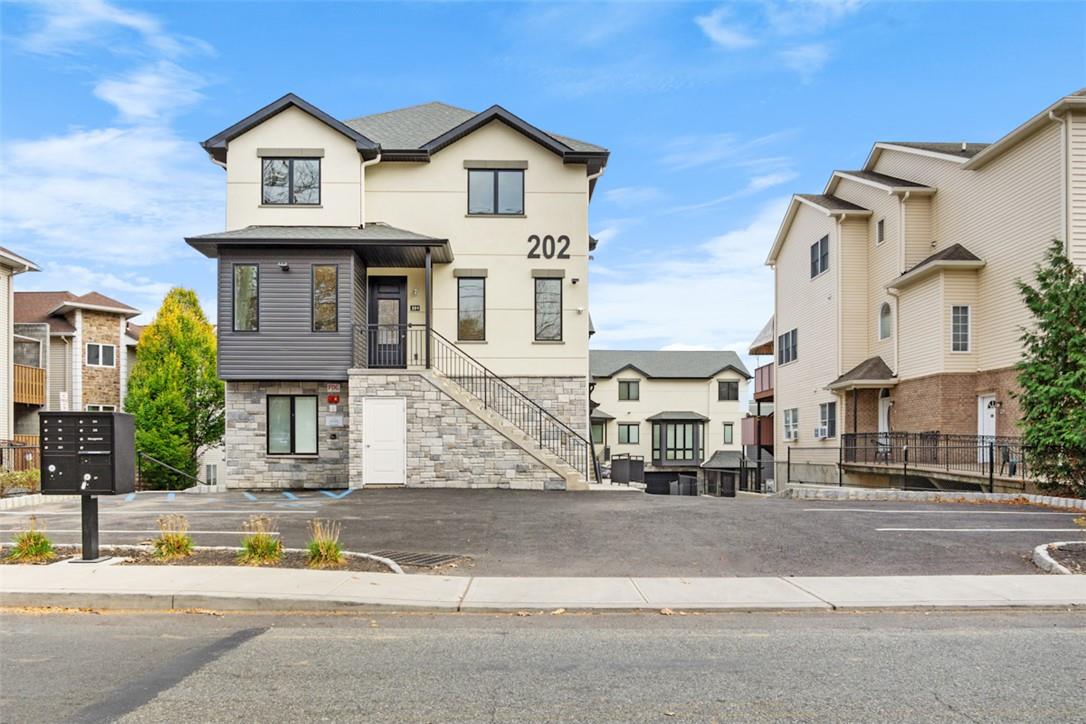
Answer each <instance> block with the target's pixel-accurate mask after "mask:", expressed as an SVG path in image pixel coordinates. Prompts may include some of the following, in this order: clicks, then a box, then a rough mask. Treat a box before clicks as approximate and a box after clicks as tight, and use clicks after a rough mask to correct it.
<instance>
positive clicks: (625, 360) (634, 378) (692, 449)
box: [591, 350, 750, 480]
mask: <svg viewBox="0 0 1086 724" xmlns="http://www.w3.org/2000/svg"><path fill="white" fill-rule="evenodd" d="M591 370H592V395H591V396H592V403H593V410H592V415H591V418H592V441H593V444H594V445H595V447H596V452H597V455H598V456H600V457H601V460H602V461H603V462H605V463H606V462H609V459H610V458H611V457H612V456H614V455H623V454H628V455H635V456H640V457H642V458H643V459H644V461H645V471H646V479H647V480H651V479H652V478H654V477H659V478H661V479H664V478H669V479H673V478H674V477H675V476H676V475H677V474H679V473H683V474H687V475H701V474H703V472H704V469H705V468H707V467H710V466H711V467H712V468H713V469H715V470H716V469H719V470H738V469H739V468H740V458H741V454H742V451H743V445H742V438H741V431H740V425H741V423H742V420H743V417H744V415H745V410H746V399H747V398H748V394H747V383H748V381H749V380H750V373H749V372H748V371H747V368H746V367H745V366H744V365H743V362H742V360H740V359H739V355H737V354H736V353H735V352H730V351H719V352H710V351H683V352H678V351H675V352H672V351H636V350H592V352H591Z"/></svg>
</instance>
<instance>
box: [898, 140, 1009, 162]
mask: <svg viewBox="0 0 1086 724" xmlns="http://www.w3.org/2000/svg"><path fill="white" fill-rule="evenodd" d="M882 143H885V144H888V145H891V146H905V147H906V148H916V149H919V150H921V151H933V152H935V153H944V154H946V155H948V156H958V157H959V158H972V157H973V156H976V155H977V154H978V153H980V152H981V151H983V150H984V149H985V148H987V147H988V146H990V145H991V144H989V143H965V144H964V146H965V148H964V149H963V148H962V146H963V144H962V143H961V142H959V143H937V142H935V143H933V142H930V141H882Z"/></svg>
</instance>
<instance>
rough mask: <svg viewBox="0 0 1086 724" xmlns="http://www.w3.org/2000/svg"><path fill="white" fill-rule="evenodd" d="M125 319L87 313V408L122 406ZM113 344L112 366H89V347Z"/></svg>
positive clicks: (118, 316)
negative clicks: (92, 344)
mask: <svg viewBox="0 0 1086 724" xmlns="http://www.w3.org/2000/svg"><path fill="white" fill-rule="evenodd" d="M120 324H121V317H120V315H117V314H104V313H102V312H90V311H86V310H84V311H83V330H82V333H83V339H82V344H83V349H82V350H81V353H82V357H83V407H84V408H86V406H87V405H113V406H114V407H116V408H117V409H118V410H119V409H120V407H121V366H120V355H122V354H124V353H125V349H124V347H122V346H121V344H120V335H121V327H120ZM92 342H95V343H98V344H111V345H113V347H114V359H113V366H112V367H90V366H88V365H87V344H88V343H92Z"/></svg>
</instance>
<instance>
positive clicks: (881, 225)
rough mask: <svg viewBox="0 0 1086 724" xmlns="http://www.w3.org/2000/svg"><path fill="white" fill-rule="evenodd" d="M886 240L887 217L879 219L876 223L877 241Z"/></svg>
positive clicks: (878, 242)
mask: <svg viewBox="0 0 1086 724" xmlns="http://www.w3.org/2000/svg"><path fill="white" fill-rule="evenodd" d="M884 241H886V219H879V220H878V223H876V224H875V243H876V244H881V243H882V242H884Z"/></svg>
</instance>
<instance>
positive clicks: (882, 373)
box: [830, 356, 894, 386]
mask: <svg viewBox="0 0 1086 724" xmlns="http://www.w3.org/2000/svg"><path fill="white" fill-rule="evenodd" d="M892 379H894V373H893V371H892V370H891V369H890V366H889V365H888V364H886V362H884V361H883V359H882V357H879V356H875V357H869V358H868V359H865V360H864V361H863V362H861V363H860V364H858V365H856V366H855V367H853V368H852V369H850V370H849V371H848V372H846V373H845V374H843V375H841V376H840V377H838V378H837V379H836V380H834V381H833V382H831V383H830V385H831V386H833V385H840V384H842V383H844V382H852V381H853V380H892Z"/></svg>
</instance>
